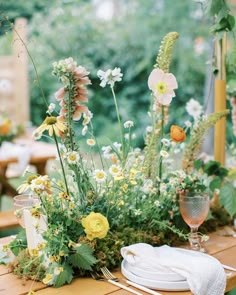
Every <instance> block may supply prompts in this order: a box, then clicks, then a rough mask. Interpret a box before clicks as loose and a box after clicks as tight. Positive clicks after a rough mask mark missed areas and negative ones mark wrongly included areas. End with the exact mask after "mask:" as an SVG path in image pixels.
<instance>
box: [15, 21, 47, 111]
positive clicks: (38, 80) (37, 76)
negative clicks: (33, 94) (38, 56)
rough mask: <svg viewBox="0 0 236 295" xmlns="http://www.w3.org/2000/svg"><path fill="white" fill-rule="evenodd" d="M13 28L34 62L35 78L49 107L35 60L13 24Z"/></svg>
mask: <svg viewBox="0 0 236 295" xmlns="http://www.w3.org/2000/svg"><path fill="white" fill-rule="evenodd" d="M11 28H12V30H13V31H14V32H15V33H16V35H17V36H18V38H19V39H20V41H21V43H22V44H23V46H24V48H25V50H26V52H27V54H28V56H29V58H30V60H31V62H32V65H33V68H34V72H35V76H36V81H37V82H38V86H39V89H40V92H41V95H42V98H43V100H44V103H45V105H46V106H47V107H48V102H47V99H46V97H45V94H44V91H43V87H42V85H41V81H40V78H39V74H38V71H37V67H36V65H35V62H34V59H33V57H32V55H31V53H30V51H29V49H28V47H27V45H26V44H25V42H24V40H23V39H22V38H21V36H20V34H19V33H18V32H17V30H16V29H15V28H14V25H12V24H11Z"/></svg>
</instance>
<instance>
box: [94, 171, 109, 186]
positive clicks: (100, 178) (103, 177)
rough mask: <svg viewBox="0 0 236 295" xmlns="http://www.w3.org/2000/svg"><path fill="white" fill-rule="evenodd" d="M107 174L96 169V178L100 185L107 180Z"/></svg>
mask: <svg viewBox="0 0 236 295" xmlns="http://www.w3.org/2000/svg"><path fill="white" fill-rule="evenodd" d="M106 177H107V174H106V172H105V171H103V170H101V169H96V170H95V171H94V178H95V180H96V181H97V182H98V183H102V182H104V181H105V180H106Z"/></svg>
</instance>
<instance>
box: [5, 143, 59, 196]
mask: <svg viewBox="0 0 236 295" xmlns="http://www.w3.org/2000/svg"><path fill="white" fill-rule="evenodd" d="M11 148H12V151H10V149H11ZM1 149H2V151H1ZM14 149H15V151H14ZM56 155H57V152H56V147H55V145H53V144H50V143H45V142H36V141H33V140H28V139H18V140H17V141H16V142H15V143H14V144H10V143H9V146H7V149H6V150H5V151H4V146H3V147H1V148H0V195H3V194H7V195H9V196H14V195H16V194H17V192H16V190H15V189H14V188H13V187H12V185H11V184H10V183H9V178H11V177H19V176H21V175H22V172H23V171H20V172H19V171H17V168H15V170H14V168H12V169H11V172H10V173H8V170H9V168H10V166H12V165H16V167H17V164H19V163H20V161H21V160H22V158H23V157H24V158H25V160H24V162H23V166H25V167H22V163H21V170H22V169H23V170H24V169H25V168H26V166H27V164H28V165H32V166H34V167H35V168H36V172H37V173H38V174H41V175H45V174H46V166H47V162H48V161H49V160H53V159H55V158H56Z"/></svg>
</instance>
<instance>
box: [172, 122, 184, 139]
mask: <svg viewBox="0 0 236 295" xmlns="http://www.w3.org/2000/svg"><path fill="white" fill-rule="evenodd" d="M170 136H171V139H172V140H173V141H174V142H182V141H185V139H186V134H185V132H184V130H183V128H181V127H179V126H177V125H172V126H171V128H170Z"/></svg>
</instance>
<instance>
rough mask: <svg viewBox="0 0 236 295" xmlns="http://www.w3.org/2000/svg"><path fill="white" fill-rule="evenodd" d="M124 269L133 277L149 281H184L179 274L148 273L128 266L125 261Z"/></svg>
mask: <svg viewBox="0 0 236 295" xmlns="http://www.w3.org/2000/svg"><path fill="white" fill-rule="evenodd" d="M125 268H126V270H128V271H129V272H131V273H133V274H134V275H136V276H138V277H141V278H145V279H150V280H158V281H168V282H179V281H185V280H186V279H185V278H184V277H183V276H181V275H180V274H177V273H174V272H158V271H148V270H145V269H142V268H139V267H135V266H133V265H130V264H129V263H128V262H127V261H126V260H125Z"/></svg>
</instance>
